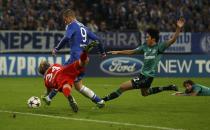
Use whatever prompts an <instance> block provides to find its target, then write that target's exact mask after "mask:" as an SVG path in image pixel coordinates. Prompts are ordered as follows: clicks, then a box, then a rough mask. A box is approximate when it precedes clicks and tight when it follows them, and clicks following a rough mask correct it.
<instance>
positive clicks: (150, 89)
mask: <svg viewBox="0 0 210 130" xmlns="http://www.w3.org/2000/svg"><path fill="white" fill-rule="evenodd" d="M162 91H163V87H153V88H149V90H148V94H149V95H151V94H156V93H159V92H162Z"/></svg>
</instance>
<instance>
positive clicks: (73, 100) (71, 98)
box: [67, 95, 79, 112]
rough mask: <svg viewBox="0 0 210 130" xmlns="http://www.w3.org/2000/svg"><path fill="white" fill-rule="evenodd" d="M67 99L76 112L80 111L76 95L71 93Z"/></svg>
mask: <svg viewBox="0 0 210 130" xmlns="http://www.w3.org/2000/svg"><path fill="white" fill-rule="evenodd" d="M67 99H68V101H69V105H70V106H71V108H72V110H73V111H74V112H78V110H79V108H78V105H77V102H76V101H75V99H74V97H73V96H71V95H70V96H68V97H67Z"/></svg>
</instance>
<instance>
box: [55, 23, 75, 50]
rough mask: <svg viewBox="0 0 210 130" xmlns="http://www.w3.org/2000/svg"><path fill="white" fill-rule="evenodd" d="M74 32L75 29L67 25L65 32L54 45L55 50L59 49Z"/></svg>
mask: <svg viewBox="0 0 210 130" xmlns="http://www.w3.org/2000/svg"><path fill="white" fill-rule="evenodd" d="M74 32H75V30H74V28H73V25H67V26H66V32H65V34H64V36H63V38H62V39H61V40H60V42H59V43H58V45H57V46H56V47H55V50H56V51H58V50H60V49H61V48H62V47H63V46H64V45H65V44H66V43H67V42H68V41H69V39H71V37H72V35H73V34H74Z"/></svg>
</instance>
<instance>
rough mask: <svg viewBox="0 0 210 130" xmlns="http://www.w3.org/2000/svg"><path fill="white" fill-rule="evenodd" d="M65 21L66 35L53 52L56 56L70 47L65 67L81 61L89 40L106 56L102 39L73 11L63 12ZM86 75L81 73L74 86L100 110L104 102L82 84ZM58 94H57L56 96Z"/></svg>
mask: <svg viewBox="0 0 210 130" xmlns="http://www.w3.org/2000/svg"><path fill="white" fill-rule="evenodd" d="M63 20H64V23H65V24H66V33H65V35H64V37H63V38H62V39H61V41H60V42H59V44H58V45H57V46H56V47H55V48H54V49H53V50H52V54H53V55H55V54H56V52H58V51H59V50H60V49H61V48H62V47H63V46H64V45H65V44H66V43H68V44H69V45H70V58H69V60H68V61H67V62H65V64H64V65H67V64H72V63H73V62H74V61H76V60H79V58H80V55H81V53H82V52H83V48H84V46H86V45H87V44H88V43H89V40H90V39H91V40H93V41H96V42H98V45H97V47H98V50H99V51H100V53H101V56H102V57H105V56H106V53H105V51H104V48H103V45H102V44H101V43H100V38H99V37H98V36H96V35H95V34H94V33H93V32H91V31H90V30H89V29H88V28H87V27H86V26H84V25H83V24H82V23H80V22H79V21H77V20H76V16H75V12H74V11H73V10H71V9H67V10H65V11H64V12H63ZM83 77H84V73H81V74H80V75H79V76H78V77H77V79H76V80H75V82H74V86H75V88H76V90H77V91H79V92H80V93H81V94H83V95H84V96H85V97H87V98H89V99H91V100H92V101H93V102H94V103H96V104H97V106H98V107H99V108H101V107H103V106H104V105H105V104H104V100H102V99H101V98H100V97H98V96H97V95H96V94H95V93H94V92H93V91H92V90H91V89H89V88H88V87H86V86H84V85H83V84H82V78H83ZM56 93H57V92H55V94H56Z"/></svg>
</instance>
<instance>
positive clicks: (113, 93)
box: [102, 89, 122, 101]
mask: <svg viewBox="0 0 210 130" xmlns="http://www.w3.org/2000/svg"><path fill="white" fill-rule="evenodd" d="M121 94H122V91H121V90H120V89H118V90H117V91H114V92H112V93H110V94H109V95H107V96H105V97H104V98H102V99H103V100H104V101H109V100H113V99H115V98H117V97H119V96H120V95H121Z"/></svg>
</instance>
